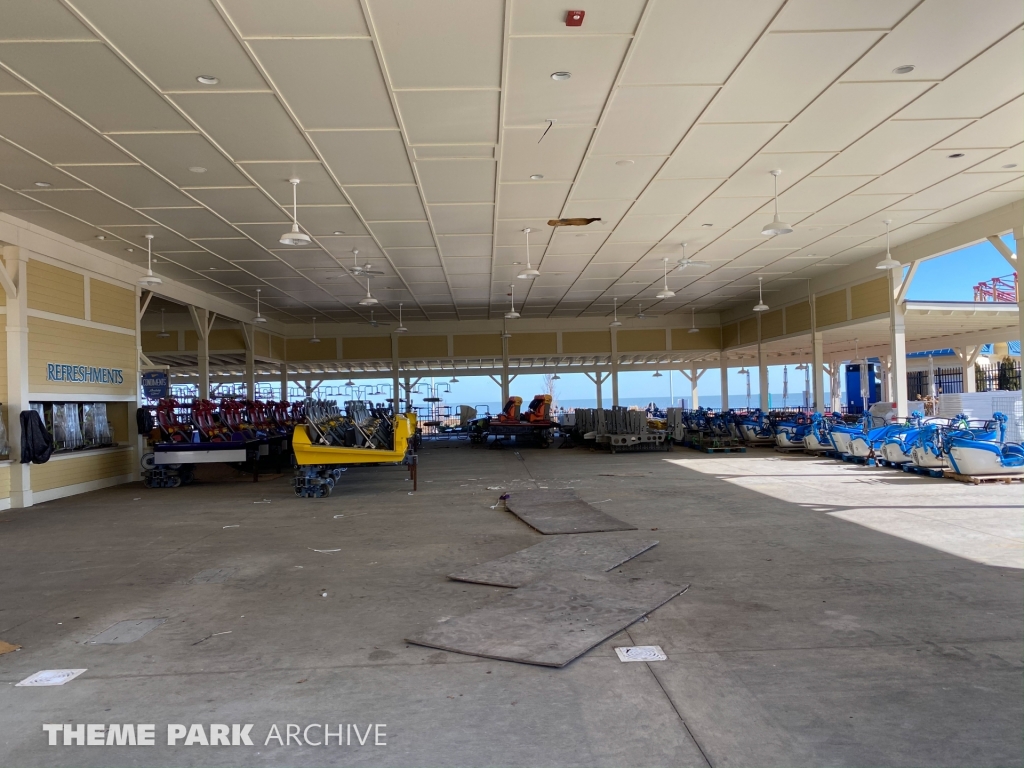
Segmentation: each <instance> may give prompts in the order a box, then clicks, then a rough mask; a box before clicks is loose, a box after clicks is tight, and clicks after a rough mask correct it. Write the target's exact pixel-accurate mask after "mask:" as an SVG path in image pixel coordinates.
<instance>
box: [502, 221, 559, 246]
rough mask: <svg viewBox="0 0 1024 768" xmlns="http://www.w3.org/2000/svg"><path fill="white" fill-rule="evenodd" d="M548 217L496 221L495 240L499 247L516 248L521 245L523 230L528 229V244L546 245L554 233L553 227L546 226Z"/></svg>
mask: <svg viewBox="0 0 1024 768" xmlns="http://www.w3.org/2000/svg"><path fill="white" fill-rule="evenodd" d="M549 220H550V217H549V216H536V217H533V218H526V219H498V222H497V225H498V226H497V229H496V230H495V240H496V242H497V244H498V245H500V246H506V245H509V246H512V245H514V246H518V245H521V244H522V243H523V241H524V240H523V238H524V236H523V230H524V229H526V228H527V227H529V228H530V230H531V234H530V243H531V244H534V243H546V242H548V240H550V239H551V236H552V235H553V234H554V233H555V229H554V227H552V226H550V225H549V224H548V221H549Z"/></svg>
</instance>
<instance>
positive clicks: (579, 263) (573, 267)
mask: <svg viewBox="0 0 1024 768" xmlns="http://www.w3.org/2000/svg"><path fill="white" fill-rule="evenodd" d="M593 258H594V257H593V256H591V255H589V254H585V253H576V254H569V253H552V252H551V251H550V250H549V251H548V252H547V253H546V254H544V258H543V260H542V261H541V262H540V265H541V266H542V267H543V269H544V271H545V272H549V271H550V272H561V273H568V274H570V275H571V276H572V279H573V280H575V279H576V278H577V277H579V273H580V272H582V271H583V270H584V269H586V268H587V265H588V264H590V262H591V261H592V260H593Z"/></svg>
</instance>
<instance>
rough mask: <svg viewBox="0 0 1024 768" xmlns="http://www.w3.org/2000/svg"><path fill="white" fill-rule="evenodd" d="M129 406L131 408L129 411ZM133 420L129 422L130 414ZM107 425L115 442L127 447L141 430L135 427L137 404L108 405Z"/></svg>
mask: <svg viewBox="0 0 1024 768" xmlns="http://www.w3.org/2000/svg"><path fill="white" fill-rule="evenodd" d="M129 406H131V408H130V410H129ZM129 412H130V413H131V416H132V419H131V421H130V422H129V421H128V414H129ZM107 424H109V425H110V431H111V433H112V434H113V436H114V442H115V443H120V444H121V445H127V444H129V443H131V441H132V440H134V439H135V436H136V435H137V434H138V433H139V428H138V427H137V426H135V404H134V403H107Z"/></svg>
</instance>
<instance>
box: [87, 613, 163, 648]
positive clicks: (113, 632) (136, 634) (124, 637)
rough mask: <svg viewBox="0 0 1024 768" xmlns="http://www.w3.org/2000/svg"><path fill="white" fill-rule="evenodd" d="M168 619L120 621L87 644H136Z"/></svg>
mask: <svg viewBox="0 0 1024 768" xmlns="http://www.w3.org/2000/svg"><path fill="white" fill-rule="evenodd" d="M165 621H167V619H133V620H131V621H119V622H117V624H115V625H114V626H112V627H109V628H107V629H105V630H103V631H102V632H100V633H99V634H98V635H96V636H95V637H94V638H92V639H91V640H87V641H86V642H87V643H88V644H89V645H120V644H122V643H134V642H135V641H136V640H139V639H141V638H143V637H145V636H146V635H148V634H149V633H150V632H152V631H153V630H154V629H156V628H157V627H159V626H160V625H161V624H163V623H164V622H165Z"/></svg>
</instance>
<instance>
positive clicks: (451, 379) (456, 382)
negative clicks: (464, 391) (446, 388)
mask: <svg viewBox="0 0 1024 768" xmlns="http://www.w3.org/2000/svg"><path fill="white" fill-rule="evenodd" d="M448 383H449V384H458V383H459V379H458V377H457V376H456V375H455V374H452V377H451V378H450V379H448Z"/></svg>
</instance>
